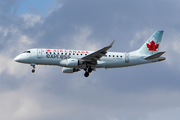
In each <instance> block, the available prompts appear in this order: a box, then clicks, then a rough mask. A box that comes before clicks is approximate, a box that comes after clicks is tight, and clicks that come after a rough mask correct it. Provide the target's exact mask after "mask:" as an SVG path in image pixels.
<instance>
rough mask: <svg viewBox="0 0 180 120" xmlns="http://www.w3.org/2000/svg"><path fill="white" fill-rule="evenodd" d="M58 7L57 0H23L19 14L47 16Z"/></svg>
mask: <svg viewBox="0 0 180 120" xmlns="http://www.w3.org/2000/svg"><path fill="white" fill-rule="evenodd" d="M55 7H56V0H22V1H21V2H20V6H19V8H18V10H17V14H19V15H22V14H28V13H29V14H39V15H42V16H46V15H47V13H48V12H49V11H51V10H52V9H53V8H55Z"/></svg>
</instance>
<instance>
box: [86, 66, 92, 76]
mask: <svg viewBox="0 0 180 120" xmlns="http://www.w3.org/2000/svg"><path fill="white" fill-rule="evenodd" d="M84 70H85V71H86V72H85V73H84V76H85V77H88V76H89V73H91V72H92V68H91V67H88V68H86V69H84Z"/></svg>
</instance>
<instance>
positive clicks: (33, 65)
mask: <svg viewBox="0 0 180 120" xmlns="http://www.w3.org/2000/svg"><path fill="white" fill-rule="evenodd" d="M35 65H36V64H33V63H31V66H32V67H33V69H32V73H34V72H35Z"/></svg>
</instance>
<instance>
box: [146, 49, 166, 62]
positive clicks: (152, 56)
mask: <svg viewBox="0 0 180 120" xmlns="http://www.w3.org/2000/svg"><path fill="white" fill-rule="evenodd" d="M164 53H165V51H164V52H158V53H155V54H153V55H151V56H148V57H145V58H144V59H146V60H149V59H155V58H159V57H160V56H161V55H163V54H164Z"/></svg>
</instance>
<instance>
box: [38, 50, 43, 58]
mask: <svg viewBox="0 0 180 120" xmlns="http://www.w3.org/2000/svg"><path fill="white" fill-rule="evenodd" d="M41 55H42V50H41V49H37V57H38V58H41Z"/></svg>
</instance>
